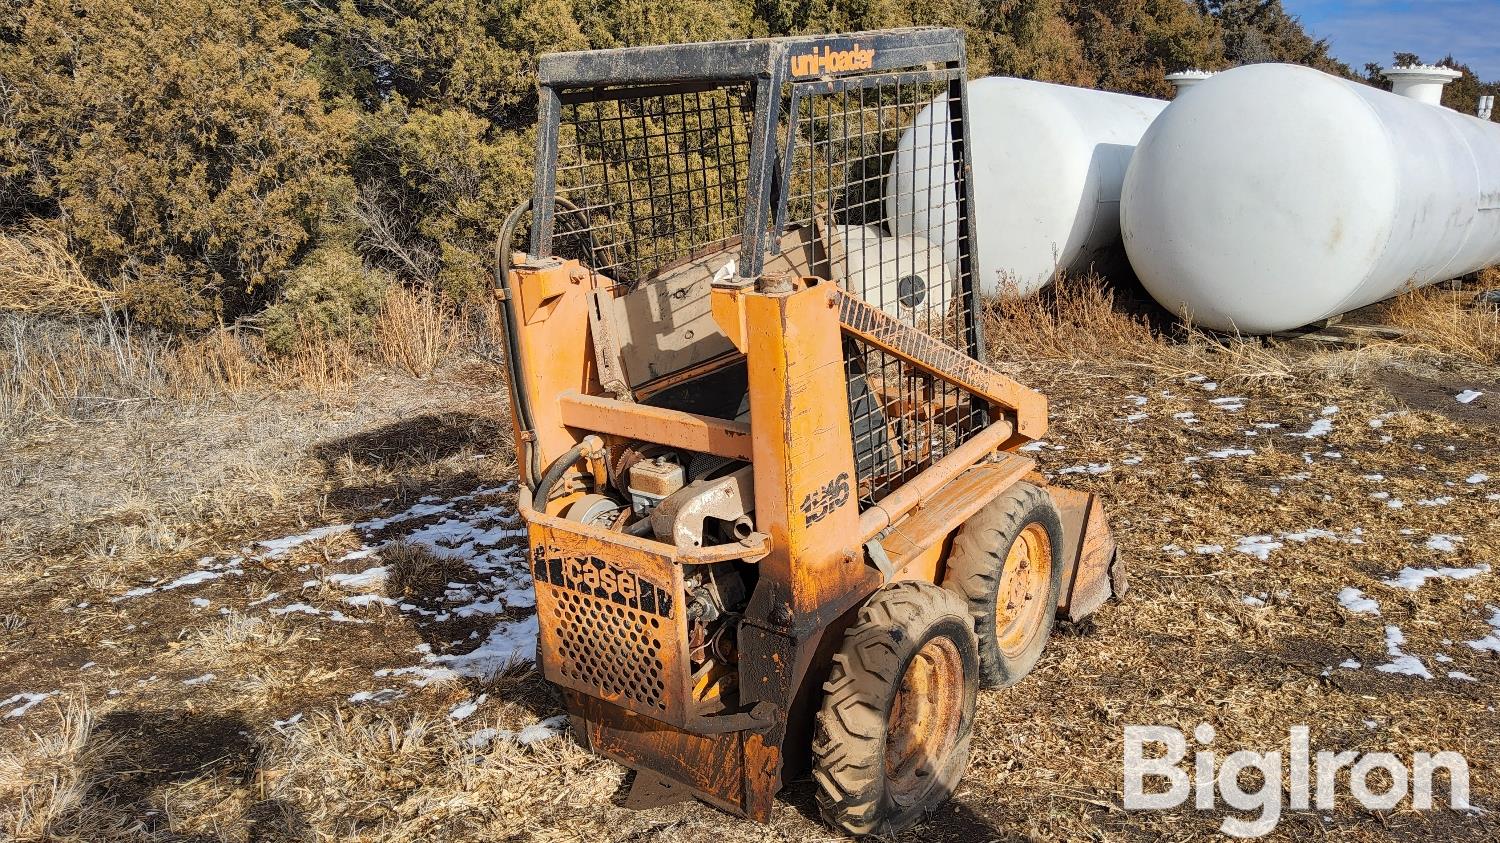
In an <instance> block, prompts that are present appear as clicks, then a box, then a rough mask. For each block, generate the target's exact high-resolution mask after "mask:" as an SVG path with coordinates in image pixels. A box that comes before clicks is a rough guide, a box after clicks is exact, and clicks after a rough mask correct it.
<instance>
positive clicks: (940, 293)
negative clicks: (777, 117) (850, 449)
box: [777, 70, 987, 506]
mask: <svg viewBox="0 0 1500 843" xmlns="http://www.w3.org/2000/svg"><path fill="white" fill-rule="evenodd" d="M955 74H956V71H953V70H935V71H912V72H908V73H895V74H892V73H886V74H872V75H870V76H867V77H863V78H861V77H854V78H844V79H839V80H832V81H815V82H802V83H796V84H794V85H792V86H791V89H792V90H791V96H790V98H789V100H788V102H787V103H786V104H785V108H786V114H785V115H784V119H783V124H784V125H785V127H786V132H787V135H786V143H785V147H786V148H785V149H783V155H784V158H783V162H782V163H783V171H782V180H783V182H784V185H785V188H784V189H785V204H784V206H783V207H782V208H780V209H778V211H779V212H778V214H777V219H778V221H779V223H780V224H781V226H782V227H783V228H784V227H790V226H793V225H802V226H813V227H816V228H817V229H818V230H819V231H820V232H821V234H820V237H821V239H823V240H824V242H826V243H829V244H830V263H831V266H832V275H833V276H834V280H835V281H838V282H839V284H840V285H841V286H842V287H843V288H844V289H846V290H848V291H849V292H851V293H853V294H854V295H857V296H859V297H860V298H862V299H864V300H865V301H866V302H868V303H869V304H871V305H872V306H874V307H876V308H879V309H880V310H881V311H883V312H885V313H886V314H888V315H889V316H891V317H893V318H895V319H898V320H900V321H902V322H905V323H906V324H909V325H912V326H914V327H916V328H918V329H920V330H922V331H923V332H925V333H927V334H928V335H930V336H931V337H933V338H934V339H936V340H938V341H939V342H941V343H943V344H945V345H946V346H947V347H949V348H950V349H953V350H955V351H957V352H961V353H963V354H965V355H970V356H973V355H975V354H976V353H977V351H978V349H977V348H976V342H975V337H976V335H975V334H974V333H973V331H972V326H973V321H974V319H975V318H976V314H975V313H973V312H972V311H971V301H972V297H971V295H970V290H971V289H972V285H973V279H972V278H971V277H970V276H969V272H970V269H969V267H970V266H971V264H972V262H971V261H970V260H969V251H970V248H969V242H968V240H967V236H968V235H967V231H968V225H967V223H968V221H967V220H966V219H964V218H963V216H962V210H961V209H962V208H964V207H965V203H962V202H960V201H959V196H960V195H962V193H963V191H962V189H961V188H962V185H961V184H960V183H959V178H960V175H959V170H958V169H957V168H955V167H954V166H953V164H952V161H953V158H952V150H951V148H950V144H949V130H950V126H949V117H948V115H949V113H950V112H949V108H950V105H951V106H952V113H953V114H954V115H957V114H958V113H960V109H958V108H957V104H956V102H954V101H952V100H951V99H950V97H951V96H952V94H951V93H950V92H951V91H952V90H953V89H952V87H951V85H950V83H951V81H952V80H953V78H954V77H955ZM960 136H961V134H960ZM898 170H899V171H901V172H902V173H904V174H905V177H902V178H898V177H897V175H896V172H897V171H898ZM844 351H845V373H846V375H847V376H848V380H849V409H850V417H851V419H850V420H851V426H852V431H851V435H852V439H853V445H854V456H855V465H856V468H857V469H858V473H859V481H860V483H859V495H860V500H861V503H862V505H865V506H868V505H869V504H871V503H874V502H876V501H878V500H880V499H881V498H883V497H884V496H885V495H887V494H889V493H890V492H891V491H893V490H894V489H895V488H897V487H899V486H900V485H901V484H902V483H904V482H906V481H907V480H909V479H911V478H912V477H913V476H915V475H917V474H919V473H920V472H921V471H923V470H924V469H926V468H927V467H929V466H931V465H932V464H933V463H934V462H936V461H937V460H939V459H941V458H942V457H943V456H944V455H946V454H948V453H949V452H951V451H952V450H953V449H954V448H956V447H957V446H958V445H960V444H962V442H963V441H964V440H965V439H966V438H967V437H968V436H969V435H971V434H972V433H973V432H974V431H976V430H978V429H979V428H980V427H982V426H983V425H984V424H985V423H986V421H987V416H986V413H985V411H984V409H983V405H982V403H981V402H979V401H977V400H974V399H973V398H972V396H971V395H970V394H969V393H968V392H967V391H966V390H964V389H962V388H960V387H959V386H957V385H955V384H953V383H950V382H948V381H946V380H943V379H941V378H936V377H933V376H931V375H928V374H926V373H924V372H922V371H920V370H918V369H916V368H915V367H912V366H910V365H908V364H907V363H905V362H904V361H903V360H902V359H901V358H899V357H897V356H895V355H893V354H890V353H887V352H885V351H883V350H881V349H879V348H876V347H874V346H871V345H869V344H867V343H865V342H863V341H860V340H858V339H855V338H852V337H851V338H849V339H847V340H846V342H845V344H844Z"/></svg>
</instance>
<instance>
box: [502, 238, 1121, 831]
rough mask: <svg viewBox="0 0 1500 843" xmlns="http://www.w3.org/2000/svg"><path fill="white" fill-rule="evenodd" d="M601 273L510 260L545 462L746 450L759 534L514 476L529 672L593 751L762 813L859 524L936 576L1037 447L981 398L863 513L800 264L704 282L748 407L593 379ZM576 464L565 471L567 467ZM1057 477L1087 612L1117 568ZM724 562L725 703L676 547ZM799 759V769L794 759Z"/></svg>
mask: <svg viewBox="0 0 1500 843" xmlns="http://www.w3.org/2000/svg"><path fill="white" fill-rule="evenodd" d="M518 257H521V256H518ZM561 279H577V281H576V282H574V281H569V283H566V284H564V283H562V282H561ZM597 279H598V276H594V275H592V274H591V273H588V272H586V271H582V269H581V268H580V267H579V266H578V265H577V263H576V262H571V261H570V262H562V261H541V262H533V263H530V264H527V263H525V262H524V258H522V263H521V266H520V268H518V269H516V270H514V272H513V274H512V276H511V283H510V287H511V289H512V290H513V291H514V294H515V295H516V297H517V298H519V299H520V300H522V301H526V300H528V299H529V300H531V301H537V300H539V299H540V298H542V297H543V294H544V293H550V298H547V299H546V304H545V306H542V307H537V308H534V309H533V310H532V312H531V314H532V315H531V319H530V321H524V319H523V321H524V324H523V325H522V326H521V329H520V331H519V337H520V345H519V352H520V356H522V357H523V359H525V360H527V361H528V365H527V367H526V368H525V370H524V371H523V372H522V373H521V377H522V378H523V379H524V380H525V381H526V390H527V392H528V393H529V394H530V395H532V396H546V397H545V398H538V399H534V400H533V404H532V408H533V413H534V416H535V419H536V421H535V422H534V423H535V425H536V427H535V430H534V433H535V441H534V442H533V443H531V444H530V447H532V448H535V449H537V451H538V453H539V456H540V459H541V462H542V463H543V464H546V463H548V462H550V461H551V460H554V459H556V458H557V457H559V456H561V455H562V454H563V453H564V452H565V451H567V450H568V449H569V448H571V447H573V446H574V445H575V444H577V443H578V442H579V441H581V440H582V438H583V437H584V436H586V435H588V434H590V433H593V434H599V435H601V436H602V437H603V439H604V440H605V441H606V442H607V443H610V445H611V447H615V448H618V447H620V446H623V445H624V444H625V442H626V441H633V440H645V441H651V442H656V443H659V444H663V445H670V446H674V447H681V448H688V449H691V450H698V451H702V452H705V453H710V454H715V455H719V456H723V457H730V458H736V459H747V460H749V462H750V463H751V464H752V465H753V466H754V473H755V513H756V519H755V525H756V528H757V532H756V533H755V534H754V535H753V536H751V537H750V538H749V539H748V540H746V541H740V542H734V543H727V544H723V545H717V546H708V547H702V548H694V549H692V550H690V551H683V550H682V549H679V548H677V547H674V546H673V545H669V544H665V543H663V542H659V541H655V540H653V539H650V538H641V537H636V536H632V535H628V534H625V533H621V532H618V531H612V530H609V529H605V528H603V527H599V526H592V525H588V524H582V523H579V522H577V521H572V520H568V519H566V518H563V517H561V516H560V515H559V514H558V513H559V512H561V511H562V510H564V509H565V508H566V507H567V506H568V505H569V504H571V503H573V502H574V501H575V500H577V498H578V497H579V492H577V491H572V492H567V493H564V494H561V495H559V496H558V497H556V498H554V499H553V500H551V501H547V502H542V501H536V500H533V499H532V498H531V495H530V494H529V492H528V491H525V490H523V492H522V495H521V513H522V515H523V516H524V518H525V519H526V522H527V524H528V527H529V532H530V543H531V547H532V572H533V576H534V578H535V582H536V589H537V605H538V614H539V621H540V627H541V636H542V637H541V645H542V646H541V665H542V670H543V673H544V674H545V675H546V677H547V679H548V680H550V681H552V682H554V683H556V684H557V685H559V686H561V687H563V688H565V689H567V700H568V704H569V708H570V711H571V712H572V713H573V715H574V716H575V723H576V725H577V732H578V734H579V735H580V736H582V737H583V738H584V739H585V740H586V741H587V743H588V745H589V746H590V747H591V748H593V749H594V750H595V751H597V752H599V753H600V754H602V755H605V756H607V757H610V758H613V759H615V760H618V761H620V762H621V763H624V764H627V765H629V766H632V767H635V768H637V769H641V770H645V771H648V772H649V773H650V774H652V775H655V776H659V777H661V778H663V779H665V780H666V781H668V782H671V783H674V784H679V785H685V786H687V787H689V788H691V790H692V791H693V793H694V794H695V795H696V796H698V797H700V798H703V799H705V800H706V801H708V802H711V803H713V804H715V805H718V806H720V807H722V808H725V809H727V810H731V811H734V812H736V813H741V814H745V815H747V816H750V817H754V818H757V819H761V820H764V819H766V818H768V816H769V811H770V808H771V804H772V797H773V796H774V794H775V793H776V792H777V791H778V790H779V789H780V786H781V782H782V779H783V776H784V770H783V751H784V749H785V747H786V746H787V744H786V741H787V739H788V734H789V733H792V734H795V733H796V732H797V728H798V726H804V727H805V723H806V719H807V708H808V705H809V704H810V696H811V695H812V694H813V693H814V692H815V689H816V686H817V684H818V683H819V682H820V681H821V672H820V668H822V667H824V666H825V665H823V664H820V659H826V655H827V652H826V651H827V646H826V645H827V642H828V640H829V639H830V635H831V634H836V633H838V632H840V631H841V629H842V625H841V623H846V622H847V615H848V613H849V612H850V610H851V609H852V608H853V607H855V606H856V605H858V603H859V602H860V601H862V600H863V599H864V598H865V597H866V596H868V595H869V594H870V593H871V592H872V591H874V590H875V589H876V588H878V587H879V586H880V585H881V584H882V583H883V582H885V581H886V580H887V579H888V577H886V576H884V575H882V572H881V570H880V569H879V568H878V567H877V566H874V565H871V564H869V563H868V561H867V552H868V542H870V541H871V540H872V539H875V538H876V537H877V536H882V535H883V538H881V539H880V543H881V544H882V545H883V548H884V551H885V553H886V555H887V556H888V557H889V559H890V563H891V565H892V566H893V574H892V575H891V578H897V579H925V580H927V581H931V582H941V581H942V574H943V550H944V547H945V542H946V540H947V539H948V538H949V537H950V536H951V535H952V533H953V532H954V531H955V530H956V529H957V528H958V527H959V526H960V525H961V524H963V522H964V521H965V520H966V519H967V518H968V517H969V516H970V515H972V514H973V513H974V512H975V511H977V510H978V509H979V508H980V507H981V506H983V505H984V504H985V503H987V502H988V501H990V500H992V499H993V498H994V497H995V496H996V495H998V494H999V493H1000V492H1002V491H1003V490H1004V489H1005V488H1007V487H1008V486H1009V485H1010V484H1012V483H1014V482H1016V481H1018V480H1020V479H1022V478H1025V477H1027V476H1028V475H1030V476H1031V477H1032V479H1036V478H1035V475H1033V474H1031V472H1032V470H1033V463H1032V461H1031V460H1029V459H1026V458H1024V457H1022V456H1019V455H1017V454H1015V453H1012V452H1007V451H1004V450H1002V446H1004V445H1006V444H1007V443H1012V446H1014V444H1015V443H1017V440H1018V436H1017V434H1016V433H1015V430H1016V425H1017V423H1018V422H1017V420H1016V419H1017V416H1018V415H1019V413H1018V412H1017V408H1014V407H1011V406H1009V405H1007V404H1002V403H999V401H1000V400H1003V399H1002V398H997V399H996V403H995V404H993V405H992V406H993V408H994V409H995V410H997V411H998V415H999V418H998V419H997V420H996V421H994V422H993V423H991V424H990V425H989V426H988V427H987V428H986V429H985V430H984V431H983V432H982V433H981V434H980V435H978V436H976V437H975V438H974V439H972V440H970V442H969V443H967V446H966V447H963V448H960V449H959V450H956V451H954V452H953V453H952V454H951V455H950V456H949V457H948V458H946V459H944V460H940V461H938V462H937V463H936V464H934V465H933V466H932V467H931V468H929V469H928V470H927V471H925V472H923V473H921V474H919V475H917V476H916V477H914V478H912V479H911V480H909V481H907V482H906V483H905V484H903V485H902V486H901V487H899V488H898V490H897V491H896V492H894V493H892V494H891V495H888V496H886V497H885V498H883V499H882V501H881V502H880V503H879V504H877V505H874V506H870V507H868V508H866V509H865V511H864V512H863V513H861V512H860V510H859V506H858V500H857V495H855V494H853V484H854V483H855V482H856V480H855V470H854V463H853V457H852V455H851V451H850V449H849V425H850V421H849V412H848V406H847V403H846V402H845V401H843V400H829V396H842V395H843V394H844V392H845V384H844V379H845V375H844V357H843V352H842V350H841V345H840V343H841V338H842V336H843V334H844V333H845V331H846V330H847V328H846V327H845V326H844V325H843V324H841V322H840V319H839V304H840V300H841V299H843V298H844V296H843V294H842V293H841V292H840V290H839V288H838V287H836V286H835V285H833V284H831V283H826V282H821V283H820V282H819V280H818V279H811V278H809V279H800V280H798V281H796V282H794V283H793V285H792V289H791V290H790V291H787V292H782V293H762V292H757V291H755V290H753V289H733V288H726V289H716V290H715V291H714V297H715V298H714V314H715V316H716V317H717V318H718V319H720V320H722V323H723V328H724V331H725V334H726V335H727V336H729V337H730V338H731V340H732V341H733V343H734V345H735V347H736V348H737V349H741V351H742V354H743V362H744V364H745V366H746V371H747V372H748V374H749V378H748V380H749V395H750V421H749V423H748V424H745V423H737V422H730V421H724V420H720V419H713V418H708V417H704V416H697V415H693V414H689V413H683V412H681V411H676V410H668V409H662V408H657V407H651V406H649V405H645V404H636V403H627V402H621V401H618V400H616V399H613V398H609V397H605V396H600V395H590V394H589V391H594V392H597V391H599V390H600V386H599V384H598V382H597V380H596V379H595V378H594V376H593V374H592V369H593V366H592V363H591V362H590V360H591V352H592V349H591V348H590V346H589V343H588V337H589V331H588V324H587V320H586V316H585V306H584V305H585V302H586V299H587V297H588V295H589V294H590V293H592V292H593V291H594V283H595V282H596V280H597ZM565 349H571V351H565ZM971 362H972V361H971ZM726 365H727V364H726ZM932 368H934V369H937V368H939V367H938V366H936V365H934V366H933V367H932ZM975 373H977V374H981V375H983V378H987V379H990V380H988V381H986V385H988V386H994V385H995V384H1000V385H1001V387H1002V388H1000V389H995V390H994V392H995V394H996V395H998V396H1010V395H1015V394H1017V393H1016V391H1017V390H1024V388H1021V387H1018V386H1017V385H1015V384H1014V382H1012V381H1009V379H1005V378H1003V376H1001V375H999V374H998V373H995V372H994V371H993V370H989V369H987V367H981V368H980V369H977V370H974V371H971V374H975ZM1021 394H1023V395H1025V396H1026V400H1025V401H1020V402H1017V403H1021V404H1022V405H1023V407H1027V406H1029V407H1036V406H1037V405H1040V404H1042V403H1043V399H1042V398H1041V396H1039V395H1037V394H1036V393H1030V392H1029V391H1023V392H1022V393H1021ZM543 420H545V421H543ZM1044 424H1045V417H1043V419H1042V420H1041V421H1040V422H1038V421H1036V420H1033V421H1031V423H1030V429H1031V430H1032V431H1033V433H1040V432H1041V430H1043V429H1044V427H1040V428H1039V425H1044ZM518 425H519V421H518ZM1030 438H1031V437H1029V436H1020V437H1019V441H1020V442H1025V441H1029V439H1030ZM588 474H589V472H580V479H581V478H583V477H585V476H587V475H588ZM580 485H581V484H580ZM1054 495H1055V496H1056V497H1057V499H1058V501H1059V504H1060V505H1061V509H1062V511H1063V512H1064V515H1065V520H1066V526H1067V533H1068V535H1069V536H1070V541H1069V549H1068V551H1067V556H1068V562H1069V569H1068V571H1067V573H1066V574H1065V582H1066V583H1067V584H1068V588H1067V590H1066V592H1065V594H1064V598H1063V601H1062V606H1061V608H1062V609H1063V610H1064V611H1065V612H1067V613H1068V614H1069V615H1070V616H1073V617H1082V616H1083V615H1085V614H1088V613H1089V612H1091V611H1093V610H1094V609H1095V608H1097V606H1098V605H1099V604H1100V603H1102V602H1103V601H1104V600H1105V599H1107V598H1108V597H1109V595H1110V594H1111V593H1113V592H1115V591H1118V590H1119V589H1120V588H1122V587H1123V582H1122V581H1118V576H1119V571H1120V569H1119V566H1118V565H1114V561H1115V555H1114V547H1113V542H1112V540H1111V539H1110V536H1109V532H1108V528H1107V526H1106V525H1105V522H1104V518H1103V513H1102V508H1101V505H1100V503H1099V502H1098V501H1097V500H1096V499H1095V498H1094V497H1093V496H1092V495H1088V494H1086V493H1081V492H1067V491H1064V490H1055V491H1054ZM726 560H742V561H744V562H747V563H753V564H755V565H756V567H757V568H758V571H759V580H758V584H757V586H756V589H755V591H754V593H753V595H752V597H751V599H750V602H749V604H748V606H747V608H746V611H745V614H744V619H743V620H742V622H741V625H740V628H739V630H738V634H739V640H738V643H737V647H738V657H739V658H738V665H737V667H736V669H737V672H738V681H737V683H736V685H737V690H738V693H737V697H738V699H737V700H736V701H735V705H734V707H733V710H726V709H724V708H723V707H722V705H723V703H724V702H725V701H724V700H723V699H712V700H703V699H698V698H696V697H695V694H694V689H693V678H694V676H693V670H692V665H691V664H690V661H689V656H688V649H689V646H688V629H687V617H686V606H685V604H684V601H683V599H682V594H683V590H684V586H683V570H684V567H685V566H692V565H703V564H709V563H714V562H722V561H726ZM1111 571H1113V572H1114V574H1115V576H1116V577H1117V581H1116V582H1115V583H1114V584H1113V585H1112V584H1111V581H1110V576H1111ZM799 738H800V739H805V733H804V734H803V735H801V736H799ZM802 754H803V755H805V747H804V748H803V749H802ZM797 760H798V762H799V763H798V764H797V765H796V766H797V767H800V766H802V764H805V759H804V758H800V757H799V758H798V759H797Z"/></svg>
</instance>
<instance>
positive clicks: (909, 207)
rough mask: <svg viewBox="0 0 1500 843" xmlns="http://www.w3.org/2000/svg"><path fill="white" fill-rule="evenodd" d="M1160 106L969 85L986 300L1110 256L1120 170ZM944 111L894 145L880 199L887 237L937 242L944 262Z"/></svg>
mask: <svg viewBox="0 0 1500 843" xmlns="http://www.w3.org/2000/svg"><path fill="white" fill-rule="evenodd" d="M1166 107H1167V104H1166V103H1165V102H1163V101H1161V100H1153V99H1146V98H1144V97H1132V96H1126V95H1124V94H1112V93H1107V92H1104V91H1091V90H1087V89H1084V88H1072V87H1068V86H1066V85H1052V84H1048V83H1045V82H1032V81H1030V80H1026V79H1011V78H1007V77H988V78H984V79H975V80H974V81H973V82H970V83H969V111H970V115H969V125H970V130H969V139H970V144H971V149H970V156H971V158H972V160H973V163H974V177H973V182H972V184H971V185H970V187H969V190H970V193H971V200H972V201H971V204H972V206H973V207H974V213H975V215H976V218H977V223H978V224H977V226H976V228H977V230H976V231H975V232H974V234H975V236H977V238H978V241H979V248H978V252H979V266H978V267H977V272H976V278H977V280H978V282H979V289H980V292H982V293H984V294H985V295H994V294H996V293H998V292H999V291H1000V290H1001V289H1002V287H1003V286H1005V285H1006V283H1007V282H1011V283H1014V285H1015V288H1016V291H1017V292H1019V293H1021V294H1023V295H1029V294H1031V293H1034V292H1036V291H1037V290H1039V289H1041V288H1042V287H1043V286H1044V285H1046V284H1047V282H1049V281H1051V280H1052V276H1053V275H1054V273H1055V272H1056V270H1057V269H1058V268H1062V269H1064V270H1082V269H1086V268H1087V267H1088V266H1089V264H1091V263H1096V262H1101V263H1102V262H1103V261H1104V260H1107V259H1108V258H1109V257H1111V255H1110V253H1111V252H1114V253H1116V254H1118V245H1119V240H1120V225H1119V201H1120V184H1121V182H1122V181H1123V180H1124V178H1125V167H1126V165H1127V164H1128V163H1129V162H1130V155H1131V152H1132V151H1133V150H1134V149H1135V144H1136V142H1137V141H1138V140H1140V137H1141V134H1142V133H1143V132H1145V131H1146V127H1147V126H1149V125H1150V124H1151V121H1152V119H1154V118H1155V117H1156V115H1157V114H1159V113H1160V112H1161V110H1162V109H1164V108H1166ZM947 112H948V102H947V96H946V95H942V96H939V97H938V98H937V99H935V100H934V101H933V102H932V103H931V104H929V105H928V106H927V107H926V108H924V109H923V110H922V112H921V113H920V114H918V115H917V119H916V121H915V122H914V123H913V124H912V127H911V128H910V129H908V130H907V131H906V133H905V134H904V135H903V136H902V137H901V141H900V144H899V146H898V147H897V149H896V155H895V158H894V159H893V161H892V162H891V171H890V175H889V177H888V178H887V180H886V194H885V201H886V216H887V220H888V221H889V222H888V225H889V227H890V228H891V230H892V232H893V233H896V234H900V235H910V234H913V233H915V234H918V235H922V236H925V237H926V238H927V239H928V240H930V241H932V242H935V243H942V244H944V251H945V253H946V254H947V256H948V259H949V260H950V261H952V260H955V259H956V252H957V249H956V241H957V230H958V227H957V221H956V216H957V215H956V213H955V209H956V207H957V205H956V202H955V199H954V194H953V175H952V172H953V170H952V165H951V163H950V161H951V160H952V159H951V154H952V153H951V150H950V149H949V144H948V136H947V128H946V127H947V125H948V122H947V121H948V115H947ZM953 271H954V274H955V275H956V274H957V273H956V269H955V270H953Z"/></svg>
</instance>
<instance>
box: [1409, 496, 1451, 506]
mask: <svg viewBox="0 0 1500 843" xmlns="http://www.w3.org/2000/svg"><path fill="white" fill-rule="evenodd" d="M1450 503H1453V498H1450V497H1440V498H1422V499H1421V500H1419V501H1417V506H1447V505H1448V504H1450Z"/></svg>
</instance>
